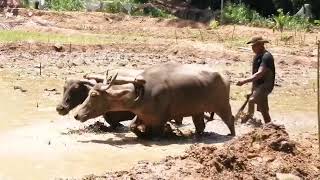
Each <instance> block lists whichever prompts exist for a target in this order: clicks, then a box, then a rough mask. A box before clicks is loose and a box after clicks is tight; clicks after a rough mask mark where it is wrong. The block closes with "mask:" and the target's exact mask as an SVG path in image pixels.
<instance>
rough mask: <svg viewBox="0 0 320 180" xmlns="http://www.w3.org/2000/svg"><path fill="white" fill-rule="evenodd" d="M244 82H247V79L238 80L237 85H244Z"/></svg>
mask: <svg viewBox="0 0 320 180" xmlns="http://www.w3.org/2000/svg"><path fill="white" fill-rule="evenodd" d="M244 84H245V81H238V82H237V84H236V85H237V86H242V85H244Z"/></svg>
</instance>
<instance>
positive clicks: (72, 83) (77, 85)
mask: <svg viewBox="0 0 320 180" xmlns="http://www.w3.org/2000/svg"><path fill="white" fill-rule="evenodd" d="M95 84H96V83H95V82H93V81H89V80H67V81H66V82H65V85H64V90H63V97H62V101H61V102H60V103H59V104H58V105H57V107H56V110H57V112H58V113H59V114H60V115H66V114H68V113H69V111H71V110H72V109H74V108H75V107H76V106H78V105H79V104H81V103H82V102H83V101H84V100H85V99H86V98H87V96H88V94H89V91H90V89H92V87H93V86H94V85H95ZM134 117H135V114H134V113H132V112H129V111H114V112H106V113H104V114H103V118H104V119H105V120H106V122H107V123H108V124H109V125H110V126H111V127H112V128H116V127H119V126H122V124H120V123H119V122H121V121H126V120H131V119H133V118H134Z"/></svg>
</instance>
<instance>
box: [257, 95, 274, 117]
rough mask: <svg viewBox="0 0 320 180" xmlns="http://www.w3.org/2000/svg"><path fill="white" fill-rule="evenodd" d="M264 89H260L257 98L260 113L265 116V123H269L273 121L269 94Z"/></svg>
mask: <svg viewBox="0 0 320 180" xmlns="http://www.w3.org/2000/svg"><path fill="white" fill-rule="evenodd" d="M263 90H264V89H260V91H259V93H258V96H257V106H258V108H257V109H258V111H260V112H261V114H262V116H263V120H264V122H265V123H269V122H270V121H271V117H270V114H269V103H268V94H269V93H268V92H267V91H263Z"/></svg>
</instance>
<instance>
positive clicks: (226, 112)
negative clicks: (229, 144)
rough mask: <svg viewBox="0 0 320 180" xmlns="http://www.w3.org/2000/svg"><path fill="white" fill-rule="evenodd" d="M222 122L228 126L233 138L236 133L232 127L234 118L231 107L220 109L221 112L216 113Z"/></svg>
mask: <svg viewBox="0 0 320 180" xmlns="http://www.w3.org/2000/svg"><path fill="white" fill-rule="evenodd" d="M216 113H217V114H218V116H220V118H221V119H222V121H223V122H224V123H225V124H226V125H227V126H228V128H229V130H230V135H231V136H235V135H236V131H235V127H234V116H233V115H232V113H231V107H230V105H228V106H227V107H226V108H224V109H221V111H219V112H216Z"/></svg>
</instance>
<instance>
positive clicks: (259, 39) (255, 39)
mask: <svg viewBox="0 0 320 180" xmlns="http://www.w3.org/2000/svg"><path fill="white" fill-rule="evenodd" d="M256 43H263V44H264V43H269V41H268V40H266V39H263V38H262V37H261V36H255V37H252V38H251V40H250V41H248V42H247V44H252V45H254V44H256Z"/></svg>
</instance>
